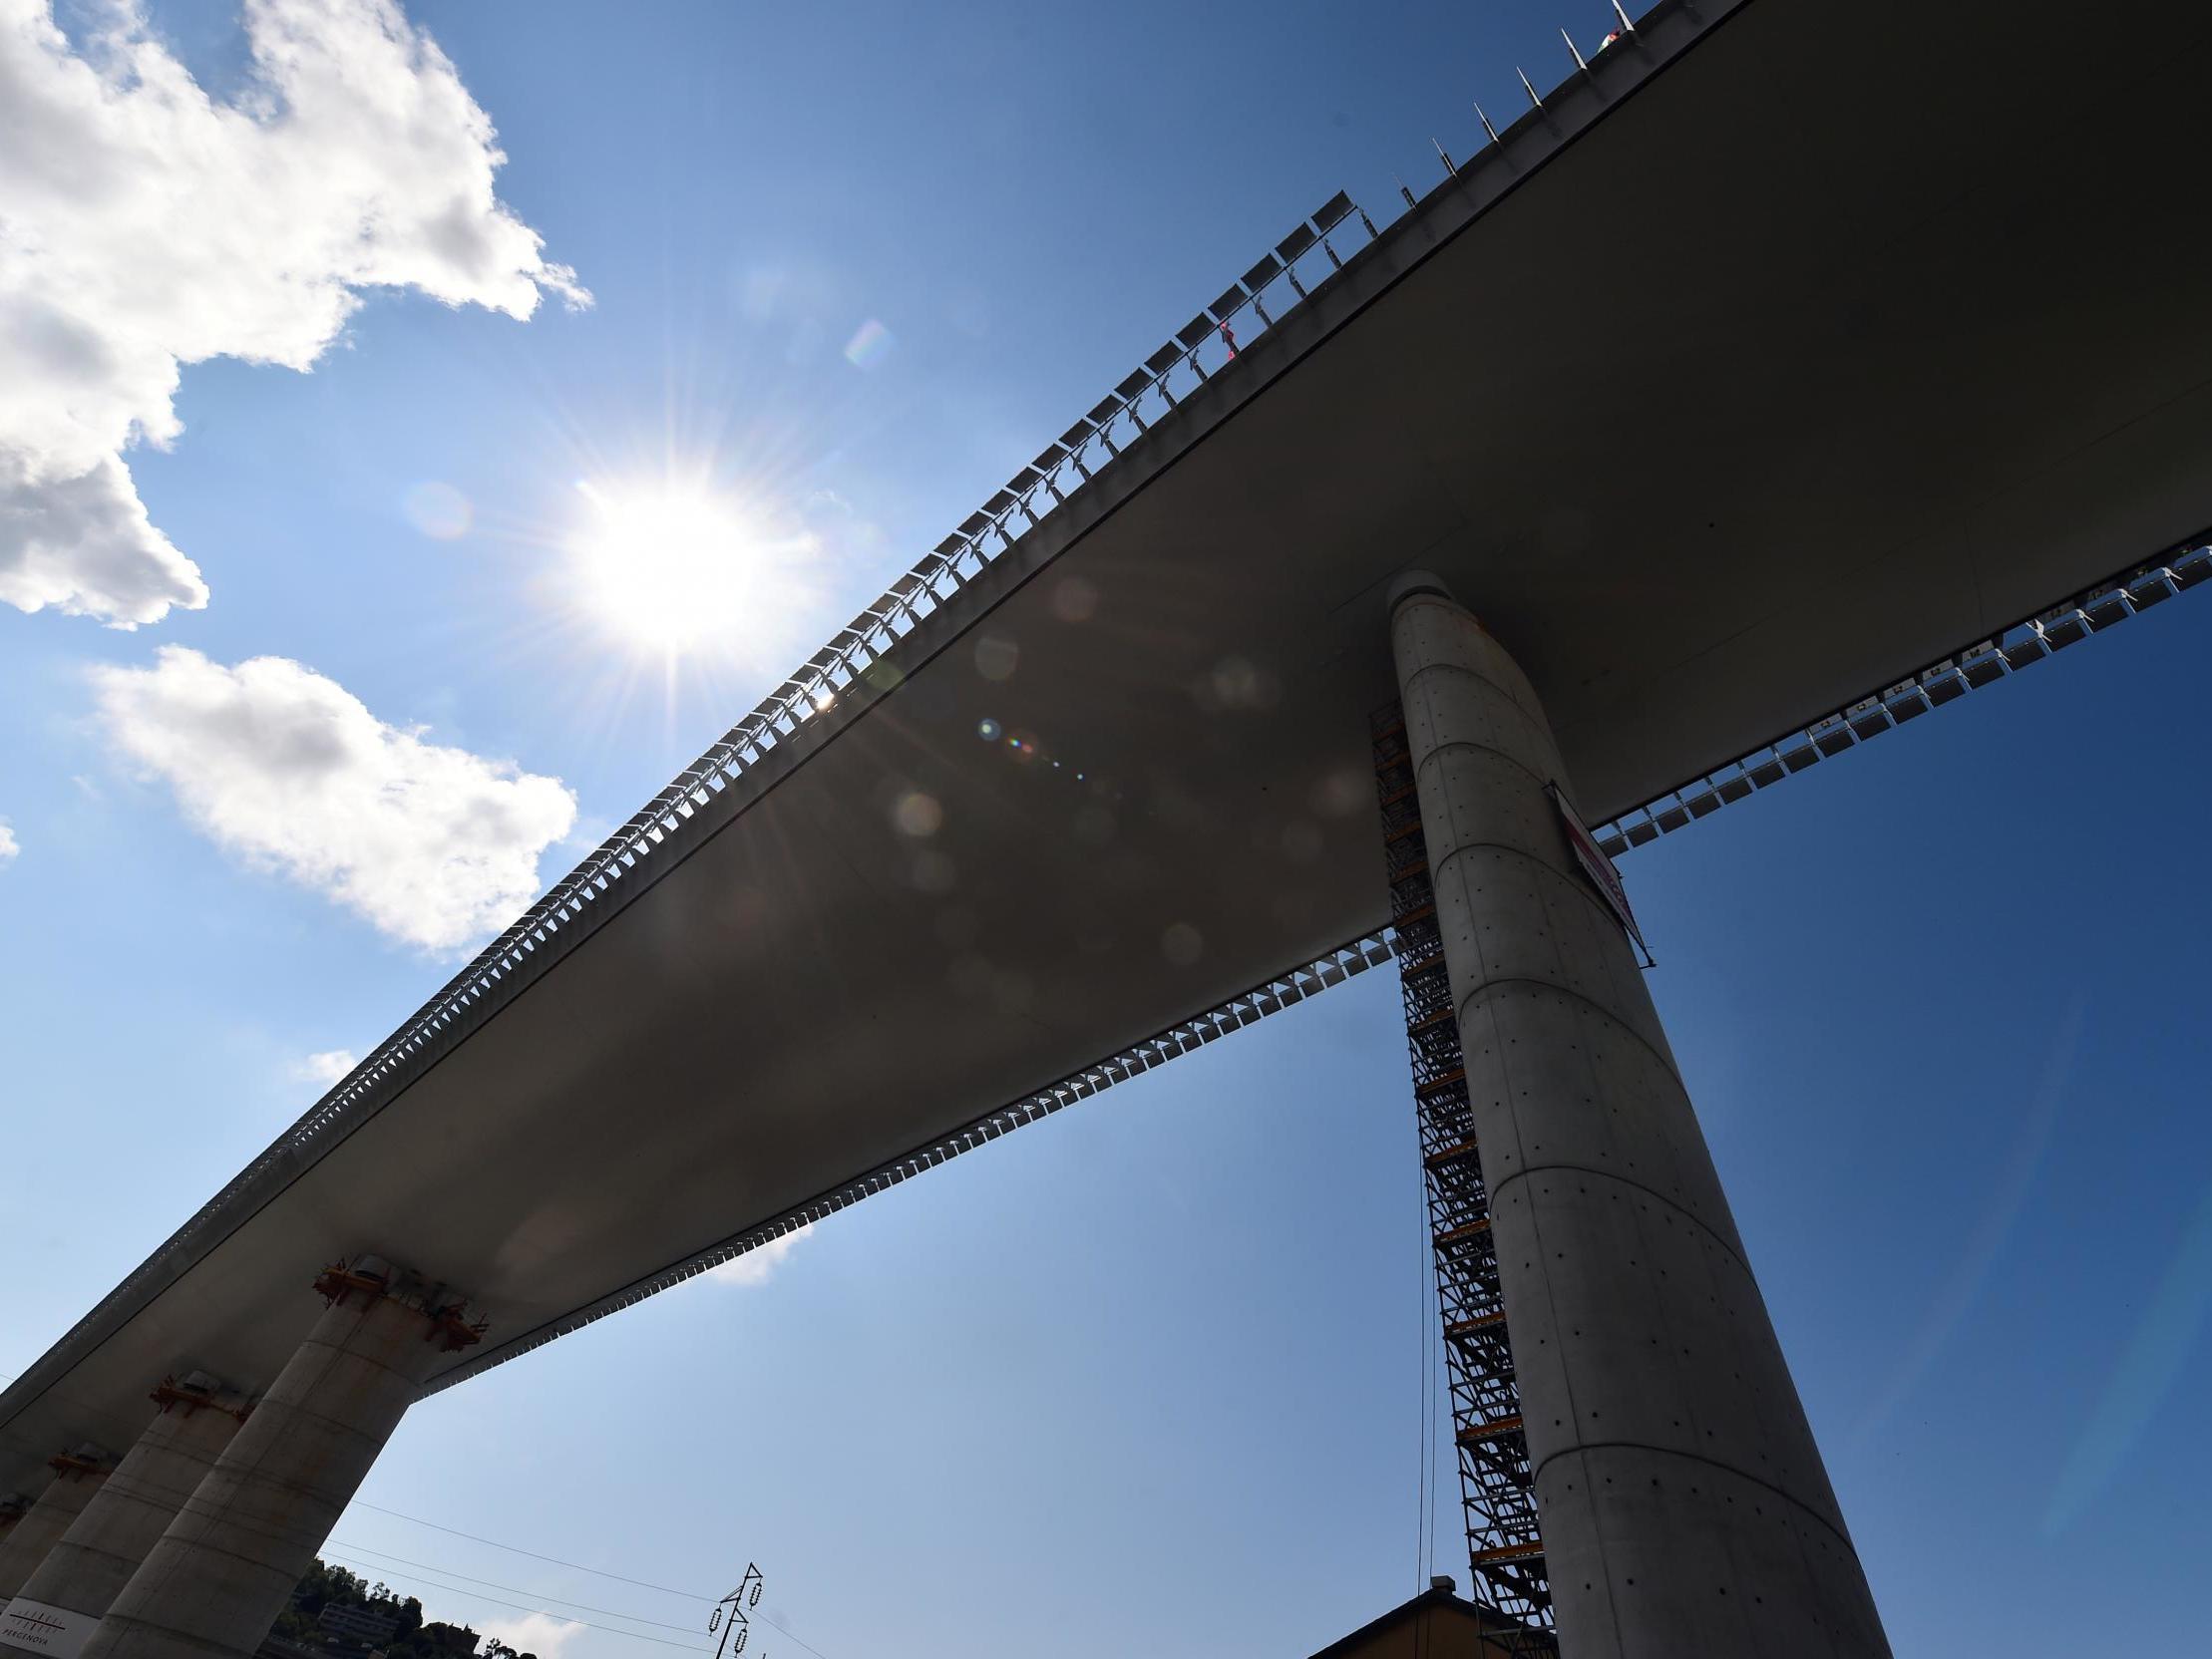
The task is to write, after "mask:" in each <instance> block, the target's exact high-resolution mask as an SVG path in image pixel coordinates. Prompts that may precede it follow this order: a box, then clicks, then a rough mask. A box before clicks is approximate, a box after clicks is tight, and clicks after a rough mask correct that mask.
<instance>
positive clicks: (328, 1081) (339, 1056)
mask: <svg viewBox="0 0 2212 1659" xmlns="http://www.w3.org/2000/svg"><path fill="white" fill-rule="evenodd" d="M360 1064H361V1057H360V1056H359V1055H357V1054H355V1053H354V1052H353V1051H352V1050H351V1049H324V1050H323V1051H322V1052H321V1053H320V1054H310V1055H308V1056H307V1057H306V1058H305V1059H302V1060H297V1061H294V1062H293V1064H292V1076H293V1077H295V1078H297V1079H298V1080H299V1081H300V1082H302V1083H315V1084H320V1085H321V1086H322V1087H323V1088H325V1089H329V1088H331V1087H333V1086H334V1085H335V1084H337V1083H338V1082H339V1081H340V1080H341V1079H343V1078H344V1077H345V1075H346V1073H348V1072H350V1071H352V1070H353V1068H354V1067H356V1066H358V1065H360Z"/></svg>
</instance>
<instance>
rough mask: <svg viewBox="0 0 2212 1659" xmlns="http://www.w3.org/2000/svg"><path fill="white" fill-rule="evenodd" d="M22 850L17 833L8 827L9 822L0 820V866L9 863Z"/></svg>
mask: <svg viewBox="0 0 2212 1659" xmlns="http://www.w3.org/2000/svg"><path fill="white" fill-rule="evenodd" d="M22 850H23V848H22V846H21V845H20V844H19V843H18V842H17V840H16V838H15V831H14V830H13V829H10V828H9V827H8V821H7V820H6V819H4V818H0V864H4V863H7V862H8V861H9V860H10V859H12V858H13V857H14V856H15V855H16V854H17V853H18V852H21V851H22Z"/></svg>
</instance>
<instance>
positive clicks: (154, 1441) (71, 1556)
mask: <svg viewBox="0 0 2212 1659" xmlns="http://www.w3.org/2000/svg"><path fill="white" fill-rule="evenodd" d="M153 1400H154V1404H155V1406H156V1407H157V1408H158V1409H157V1411H156V1413H155V1417H154V1421H153V1423H152V1424H151V1425H150V1426H149V1427H148V1429H147V1431H146V1433H145V1434H143V1435H141V1436H140V1437H139V1439H138V1441H137V1443H136V1444H135V1445H134V1446H133V1447H132V1448H131V1450H130V1451H129V1452H127V1453H125V1454H124V1457H123V1461H122V1462H121V1463H119V1464H117V1465H116V1468H115V1473H114V1474H112V1475H110V1476H109V1477H108V1479H107V1480H106V1481H105V1482H103V1483H102V1484H101V1486H100V1488H99V1490H98V1491H97V1492H96V1493H93V1495H92V1497H91V1499H90V1501H88V1502H87V1503H86V1504H85V1506H84V1509H83V1511H82V1512H81V1513H79V1514H78V1516H77V1518H76V1519H75V1520H74V1521H72V1522H71V1523H70V1525H69V1529H68V1530H67V1531H66V1532H64V1533H63V1534H62V1535H61V1537H60V1538H59V1539H58V1540H57V1541H56V1542H55V1544H54V1545H53V1547H52V1548H51V1549H49V1550H48V1551H47V1552H46V1558H45V1559H44V1560H43V1561H41V1562H40V1563H39V1564H38V1565H37V1567H36V1568H35V1569H33V1571H32V1573H31V1575H30V1577H29V1578H27V1579H25V1580H24V1583H23V1586H22V1588H21V1589H19V1590H18V1591H17V1592H16V1595H15V1599H14V1600H12V1601H10V1602H9V1603H8V1604H7V1608H6V1611H5V1612H0V1650H11V1649H12V1650H14V1651H16V1652H18V1653H35V1654H43V1655H46V1656H48V1659H77V1656H78V1654H79V1653H81V1652H82V1651H83V1649H84V1646H85V1644H86V1643H87V1642H88V1641H90V1640H91V1638H92V1634H93V1631H94V1629H95V1628H96V1627H97V1626H98V1625H99V1623H100V1618H101V1615H102V1614H104V1613H106V1612H107V1610H108V1608H109V1606H110V1605H111V1604H113V1602H114V1601H115V1598H116V1596H117V1595H118V1594H119V1593H120V1592H121V1591H122V1589H123V1586H124V1585H125V1584H126V1583H128V1582H129V1581H130V1578H131V1575H132V1574H133V1573H134V1572H136V1571H137V1570H138V1569H139V1564H140V1563H141V1562H142V1561H144V1560H145V1559H146V1556H147V1553H148V1551H149V1550H151V1549H152V1548H153V1547H154V1544H155V1541H156V1540H157V1539H159V1538H160V1537H161V1535H162V1533H163V1532H164V1531H165V1530H166V1529H167V1528H168V1526H169V1523H170V1522H171V1521H172V1520H174V1519H175V1518H176V1517H177V1511H178V1510H179V1509H180V1508H182V1507H183V1506H184V1500H185V1499H186V1498H187V1497H189V1496H190V1495H191V1494H192V1493H193V1492H195V1491H196V1490H197V1489H198V1487H199V1483H200V1482H201V1481H202V1480H204V1479H205V1478H206V1476H207V1474H208V1472H209V1471H210V1470H212V1469H213V1468H214V1465H215V1460H216V1459H217V1458H219V1457H220V1456H221V1455H222V1451H223V1449H224V1448H225V1447H227V1446H228V1445H229V1444H230V1441H231V1437H232V1436H234V1435H235V1434H236V1433H237V1432H238V1426H239V1424H241V1423H242V1422H243V1421H244V1420H245V1417H246V1403H245V1399H244V1397H243V1396H242V1395H239V1394H237V1393H235V1392H233V1391H231V1390H227V1389H225V1388H223V1387H222V1385H221V1384H219V1383H217V1382H216V1381H215V1380H214V1379H213V1378H211V1377H206V1376H203V1375H201V1374H199V1373H197V1372H194V1373H192V1374H191V1375H190V1376H187V1377H185V1378H184V1379H183V1380H182V1381H180V1380H178V1379H176V1378H164V1379H163V1380H162V1382H161V1384H160V1385H159V1386H158V1387H156V1389H155V1390H154V1394H153Z"/></svg>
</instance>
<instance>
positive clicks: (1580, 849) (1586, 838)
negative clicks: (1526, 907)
mask: <svg viewBox="0 0 2212 1659" xmlns="http://www.w3.org/2000/svg"><path fill="white" fill-rule="evenodd" d="M1544 792H1545V793H1546V794H1547V795H1549V796H1550V797H1551V798H1552V805H1553V806H1554V807H1556V808H1557V809H1558V810H1559V821H1560V823H1561V824H1563V825H1565V826H1566V827H1567V844H1568V845H1569V846H1571V847H1573V848H1574V849H1575V861H1576V862H1577V863H1579V864H1581V865H1582V872H1583V874H1585V875H1587V876H1589V877H1590V884H1591V885H1592V886H1594V887H1596V888H1597V889H1598V892H1599V896H1601V897H1602V898H1604V899H1605V901H1606V904H1607V906H1608V907H1609V908H1610V909H1611V910H1612V911H1613V913H1614V915H1615V916H1617V917H1618V918H1620V922H1621V926H1622V929H1623V931H1625V932H1626V933H1627V934H1628V935H1629V937H1630V938H1632V939H1634V940H1635V941H1636V942H1637V944H1638V945H1639V946H1640V947H1641V948H1642V949H1643V951H1644V954H1645V955H1646V956H1650V955H1651V954H1652V947H1651V946H1650V945H1648V944H1645V943H1644V930H1643V929H1642V928H1641V927H1639V926H1637V924H1636V912H1635V911H1634V910H1632V909H1630V908H1629V889H1628V888H1627V887H1625V886H1623V885H1622V883H1621V872H1620V871H1619V870H1617V869H1615V868H1614V867H1613V860H1612V859H1611V858H1609V857H1607V856H1606V852H1605V848H1604V847H1602V846H1600V845H1599V844H1598V838H1597V836H1595V835H1593V834H1592V833H1591V832H1590V830H1589V829H1587V828H1585V827H1584V824H1583V821H1582V820H1581V819H1580V818H1579V817H1577V816H1576V813H1575V809H1574V808H1572V807H1570V806H1568V805H1567V797H1566V796H1564V795H1562V794H1561V793H1560V790H1559V786H1558V785H1557V784H1546V785H1545V786H1544Z"/></svg>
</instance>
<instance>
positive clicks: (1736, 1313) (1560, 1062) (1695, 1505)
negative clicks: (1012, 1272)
mask: <svg viewBox="0 0 2212 1659" xmlns="http://www.w3.org/2000/svg"><path fill="white" fill-rule="evenodd" d="M1392 598H1393V604H1392V612H1391V643H1392V646H1393V649H1394V651H1395V654H1396V659H1397V670H1398V684H1399V687H1400V690H1401V693H1402V697H1403V704H1404V711H1405V731H1406V740H1407V743H1408V745H1409V747H1410V749H1411V752H1412V761H1413V766H1414V778H1415V784H1416V788H1417V792H1418V795H1419V799H1420V806H1421V828H1422V830H1423V833H1424V834H1425V836H1426V838H1427V843H1428V858H1429V876H1430V881H1431V883H1432V885H1433V887H1434V889H1435V894H1436V919H1437V923H1438V927H1439V930H1440V932H1441V934H1442V938H1443V946H1444V959H1445V966H1446V968H1447V970H1448V972H1449V974H1450V978H1451V987H1452V997H1453V1002H1454V1006H1455V1007H1456V1008H1457V1010H1458V1014H1459V1029H1460V1040H1461V1044H1462V1046H1463V1047H1464V1049H1465V1051H1466V1067H1467V1088H1468V1096H1469V1101H1470V1105H1471V1107H1472V1110H1473V1113H1474V1121H1475V1132H1476V1143H1477V1146H1478V1148H1479V1155H1478V1156H1479V1157H1480V1158H1481V1161H1482V1169H1483V1175H1484V1178H1485V1180H1486V1182H1487V1184H1488V1188H1489V1197H1490V1210H1491V1217H1492V1223H1491V1224H1492V1227H1493V1233H1494V1237H1495V1240H1496V1246H1497V1255H1498V1267H1499V1276H1500V1280H1501V1286H1502V1290H1503V1293H1504V1299H1505V1310H1506V1328H1507V1334H1508V1339H1509V1341H1510V1343H1511V1346H1512V1352H1513V1363H1514V1369H1515V1372H1516V1374H1517V1376H1518V1380H1519V1385H1520V1392H1521V1408H1522V1416H1523V1419H1524V1421H1525V1423H1526V1425H1527V1436H1528V1446H1529V1458H1530V1464H1531V1467H1532V1469H1533V1471H1534V1479H1535V1488H1536V1504H1537V1517H1538V1522H1539V1525H1540V1527H1541V1529H1542V1532H1543V1540H1544V1552H1545V1560H1546V1564H1547V1567H1548V1569H1549V1572H1550V1578H1551V1588H1552V1594H1553V1597H1554V1605H1555V1609H1556V1614H1557V1617H1558V1622H1559V1636H1560V1649H1561V1652H1562V1654H1563V1655H1565V1656H1567V1659H1600V1656H1607V1659H1611V1656H1632V1659H1679V1656H1682V1655H1688V1654H1696V1655H1699V1656H1700V1659H1739V1656H1750V1655H1759V1656H1762V1659H1783V1656H1788V1659H1800V1656H1805V1659H1810V1656H1814V1655H1819V1656H1824V1659H1868V1656H1886V1655H1887V1654H1888V1653H1889V1643H1888V1641H1887V1640H1886V1639H1885V1637H1884V1636H1883V1633H1882V1626H1881V1620H1880V1618H1879V1616H1878V1615H1877V1613H1876V1611H1875V1608H1874V1601H1873V1597H1872V1596H1871V1595H1870V1594H1869V1593H1868V1590H1867V1585H1866V1577H1865V1574H1864V1573H1863V1571H1862V1570H1861V1568H1860V1565H1859V1559H1858V1555H1857V1552H1856V1551H1855V1550H1854V1549H1853V1547H1852V1544H1851V1539H1850V1536H1849V1534H1848V1533H1846V1531H1845V1530H1844V1524H1843V1517H1842V1515H1841V1513H1840V1512H1839V1511H1838V1509H1837V1506H1836V1500H1835V1494H1834V1493H1833V1492H1832V1491H1831V1490H1830V1488H1829V1485H1828V1477H1827V1472H1826V1471H1825V1470H1824V1469H1823V1468H1822V1466H1821V1461H1820V1453H1819V1450H1818V1448H1816V1447H1815V1446H1814V1444H1813V1437H1812V1431H1811V1429H1810V1427H1809V1426H1808V1425H1807V1423H1806V1421H1805V1414H1804V1408H1803V1407H1802V1405H1800V1403H1799V1401H1798V1398H1797V1390H1796V1388H1795V1386H1794V1385H1793V1384H1792V1383H1791V1381H1790V1376H1789V1371H1788V1368H1787V1366H1786V1365H1785V1364H1784V1362H1783V1359H1782V1353H1781V1347H1780V1344H1779V1343H1778V1342H1777V1341H1776V1340H1775V1337H1774V1330H1773V1326H1772V1324H1771V1323H1770V1321H1769V1320H1768V1318H1767V1313H1766V1307H1765V1304H1764V1303H1763V1302H1762V1301H1761V1300H1760V1297H1759V1290H1758V1286H1757V1284H1756V1283H1755V1282H1754V1280H1753V1278H1752V1275H1751V1268H1750V1265H1749V1263H1748V1262H1747V1261H1746V1260H1745V1257H1744V1251H1743V1243H1742V1240H1741V1239H1740V1238H1738V1237H1737V1235H1736V1228H1735V1222H1734V1220H1733V1219H1732V1218H1731V1217H1730V1215H1729V1213H1728V1204H1727V1200H1726V1199H1725V1198H1724V1197H1723V1196H1722V1194H1721V1190H1720V1182H1719V1179H1718V1177H1717V1176H1716V1175H1715V1173H1714V1171H1713V1166H1712V1160H1711V1157H1710V1155H1709V1154H1708V1153H1707V1152H1706V1149H1705V1142H1704V1136H1703V1134H1702V1133H1701V1132H1700V1131H1699V1129H1698V1127H1697V1120H1696V1117H1695V1115H1694V1114H1693V1113H1692V1111H1691V1109H1690V1104H1689V1098H1688V1095H1687V1094H1686V1093H1685V1092H1684V1090H1683V1088H1682V1083H1681V1078H1680V1076H1679V1075H1678V1074H1677V1072H1676V1070H1675V1066H1674V1057H1673V1054H1672V1052H1671V1051H1670V1050H1669V1049H1668V1047H1667V1043H1666V1036H1665V1033H1664V1032H1663V1031H1661V1030H1660V1028H1659V1017H1658V1014H1657V1012H1656V1011H1655V1010H1654V1008H1653V1006H1652V998H1651V994H1650V992H1649V991H1648V990H1647V989H1646V987H1645V983H1644V978H1643V975H1642V973H1641V972H1640V971H1639V969H1638V966H1637V961H1636V957H1635V953H1634V952H1633V950H1632V949H1631V947H1630V944H1629V941H1628V937H1627V935H1626V933H1625V932H1624V931H1623V928H1622V926H1621V923H1620V922H1619V920H1618V919H1617V918H1616V917H1615V915H1614V913H1613V912H1612V910H1611V909H1610V908H1609V907H1608V905H1607V903H1606V902H1605V900H1604V899H1603V898H1602V897H1601V896H1600V893H1599V890H1598V888H1597V886H1596V885H1595V884H1594V883H1593V882H1592V881H1591V879H1590V878H1589V877H1588V876H1586V875H1585V874H1584V873H1583V871H1582V869H1581V867H1580V866H1579V864H1578V863H1577V861H1576V857H1575V854H1574V851H1573V848H1572V843H1571V842H1570V840H1569V838H1568V834H1567V830H1566V828H1565V825H1564V822H1563V820H1562V818H1561V816H1560V809H1559V807H1557V806H1555V804H1554V801H1553V799H1552V797H1551V795H1550V793H1549V790H1550V788H1552V787H1556V788H1557V789H1558V790H1559V791H1560V792H1561V796H1562V798H1563V799H1564V801H1565V802H1566V803H1567V805H1569V806H1572V805H1573V800H1574V797H1573V790H1572V786H1571V784H1570V782H1569V780H1568V778H1567V776H1566V772H1565V769H1564V768H1563V767H1562V766H1561V764H1560V759H1559V751H1558V748H1557V746H1556V744H1555V743H1554V741H1553V738H1552V733H1551V728H1550V726H1549V724H1548V723H1547V721H1546V719H1545V714H1544V710H1543V707H1542V706H1541V704H1539V702H1538V701H1537V697H1536V693H1535V691H1534V689H1533V688H1532V687H1531V686H1530V684H1529V682H1528V680H1527V678H1526V677H1525V676H1523V674H1522V673H1521V671H1520V669H1519V667H1518V666H1517V665H1516V664H1515V663H1514V662H1513V660H1512V658H1510V657H1509V656H1508V655H1507V654H1506V652H1505V651H1504V649H1503V648H1502V647H1501V646H1500V645H1499V644H1498V642H1497V641H1496V640H1495V639H1493V638H1491V637H1490V636H1489V635H1488V634H1487V633H1485V632H1484V631H1483V629H1482V628H1481V626H1480V625H1479V624H1478V623H1477V622H1476V621H1475V619H1474V617H1473V616H1471V615H1470V614H1469V613H1468V612H1467V611H1466V610H1465V609H1463V608H1462V607H1461V606H1460V605H1459V604H1457V603H1456V602H1454V601H1453V600H1452V599H1451V597H1450V596H1449V595H1448V594H1447V593H1445V592H1444V591H1443V588H1442V584H1441V583H1438V582H1435V581H1433V580H1432V579H1429V578H1425V577H1417V576H1416V577H1408V578H1405V579H1403V580H1401V582H1400V583H1399V585H1398V587H1397V589H1396V590H1395V591H1394V593H1393V595H1392Z"/></svg>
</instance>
